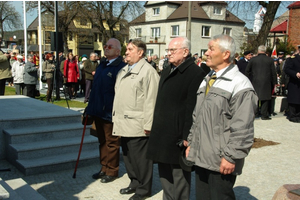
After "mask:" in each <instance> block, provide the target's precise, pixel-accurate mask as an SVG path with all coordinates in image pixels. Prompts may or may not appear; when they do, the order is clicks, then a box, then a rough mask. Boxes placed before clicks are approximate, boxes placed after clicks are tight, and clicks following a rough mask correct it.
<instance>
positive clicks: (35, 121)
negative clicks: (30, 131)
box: [2, 108, 81, 129]
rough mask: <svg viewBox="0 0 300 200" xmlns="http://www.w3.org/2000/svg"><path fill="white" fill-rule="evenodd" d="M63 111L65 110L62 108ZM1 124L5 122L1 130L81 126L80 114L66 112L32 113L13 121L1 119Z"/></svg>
mask: <svg viewBox="0 0 300 200" xmlns="http://www.w3.org/2000/svg"><path fill="white" fill-rule="evenodd" d="M62 109H65V108H62ZM41 112H43V111H41ZM2 122H5V127H3V129H12V128H21V127H23V128H25V127H31V128H32V127H41V126H47V125H53V124H56V125H63V124H72V123H80V124H81V113H80V112H76V111H72V110H71V111H69V110H67V112H61V113H58V112H55V113H49V115H48V116H47V115H45V114H44V115H37V114H36V113H33V115H32V116H22V115H21V116H20V117H17V118H15V119H11V120H6V119H3V120H2Z"/></svg>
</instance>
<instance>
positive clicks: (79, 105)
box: [5, 86, 87, 108]
mask: <svg viewBox="0 0 300 200" xmlns="http://www.w3.org/2000/svg"><path fill="white" fill-rule="evenodd" d="M9 95H16V90H15V88H14V87H9V86H6V87H5V96H9ZM35 98H36V99H38V100H41V101H45V102H46V101H47V100H46V95H45V94H41V95H40V96H39V97H35ZM54 99H55V97H54ZM68 103H69V106H70V107H72V108H85V107H86V106H87V104H84V103H83V102H80V101H76V100H68ZM53 104H55V105H58V106H61V107H64V108H67V107H68V105H67V102H66V100H65V99H64V98H62V97H61V99H60V100H54V101H53Z"/></svg>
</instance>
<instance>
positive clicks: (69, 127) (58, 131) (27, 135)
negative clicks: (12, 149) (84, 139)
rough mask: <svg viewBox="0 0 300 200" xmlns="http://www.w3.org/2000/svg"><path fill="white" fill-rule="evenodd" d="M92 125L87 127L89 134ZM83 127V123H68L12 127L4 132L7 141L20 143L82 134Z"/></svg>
mask: <svg viewBox="0 0 300 200" xmlns="http://www.w3.org/2000/svg"><path fill="white" fill-rule="evenodd" d="M90 127H91V126H87V127H86V133H88V134H89V132H90ZM83 128H84V126H83V125H82V124H81V123H67V124H51V125H45V126H36V127H35V128H32V127H20V128H12V129H5V130H3V132H4V133H5V134H6V143H9V144H20V143H28V142H37V141H45V140H55V139H63V138H68V137H77V136H81V135H82V131H83Z"/></svg>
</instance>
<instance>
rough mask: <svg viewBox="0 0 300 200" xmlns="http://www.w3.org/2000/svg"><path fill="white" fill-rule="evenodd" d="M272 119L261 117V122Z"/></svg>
mask: <svg viewBox="0 0 300 200" xmlns="http://www.w3.org/2000/svg"><path fill="white" fill-rule="evenodd" d="M271 119H272V118H270V117H261V120H271Z"/></svg>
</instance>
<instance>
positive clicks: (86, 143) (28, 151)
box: [9, 135, 98, 160]
mask: <svg viewBox="0 0 300 200" xmlns="http://www.w3.org/2000/svg"><path fill="white" fill-rule="evenodd" d="M80 142H81V137H72V138H64V139H59V140H45V141H39V142H32V143H23V144H10V150H9V154H10V155H11V156H12V157H13V158H15V159H20V160H23V159H33V158H39V157H47V156H55V155H61V154H67V153H70V152H77V151H78V150H79V147H80ZM82 148H83V150H87V151H89V150H93V149H98V139H97V138H95V137H94V136H92V135H85V138H84V140H83V145H82Z"/></svg>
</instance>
